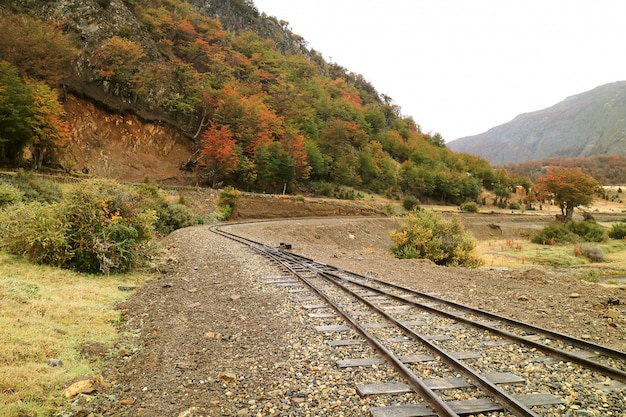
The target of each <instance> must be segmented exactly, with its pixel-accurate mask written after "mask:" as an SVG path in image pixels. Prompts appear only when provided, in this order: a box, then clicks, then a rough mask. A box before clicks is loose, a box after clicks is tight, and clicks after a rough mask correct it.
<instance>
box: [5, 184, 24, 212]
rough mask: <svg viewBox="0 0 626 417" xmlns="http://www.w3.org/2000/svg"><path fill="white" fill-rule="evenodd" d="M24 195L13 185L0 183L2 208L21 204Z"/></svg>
mask: <svg viewBox="0 0 626 417" xmlns="http://www.w3.org/2000/svg"><path fill="white" fill-rule="evenodd" d="M23 198H24V193H23V192H21V191H20V190H19V189H18V188H16V187H14V186H13V185H11V184H5V183H0V208H2V207H4V206H9V205H11V204H15V203H19V202H20V201H22V199H23Z"/></svg>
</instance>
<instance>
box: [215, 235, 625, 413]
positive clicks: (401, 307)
mask: <svg viewBox="0 0 626 417" xmlns="http://www.w3.org/2000/svg"><path fill="white" fill-rule="evenodd" d="M212 230H213V231H214V232H215V233H217V234H220V235H222V236H225V237H227V238H229V239H232V240H235V241H237V242H239V243H242V244H245V245H248V246H249V247H251V248H252V249H254V250H255V251H257V252H259V253H261V254H263V255H264V256H266V257H268V258H270V259H271V260H272V261H274V262H275V263H276V264H277V266H278V267H279V268H280V269H281V270H282V273H281V275H280V276H278V277H273V278H269V279H268V282H269V283H272V284H273V285H279V286H284V287H286V288H290V292H292V293H302V294H304V296H303V297H301V300H302V302H303V308H304V309H305V310H307V311H308V314H309V317H311V318H314V319H316V320H319V325H317V326H316V330H317V331H319V332H322V333H324V335H325V336H326V341H327V343H328V344H329V345H330V346H333V347H335V348H336V349H340V350H341V351H342V357H343V358H344V359H341V360H338V361H337V364H336V365H337V366H338V367H341V368H346V369H360V368H366V367H377V366H393V367H394V368H395V370H396V377H395V378H393V380H385V381H372V382H371V383H367V384H361V385H359V386H357V387H356V390H357V391H358V393H359V394H360V395H361V396H385V397H386V398H389V401H388V405H386V406H379V407H372V408H370V410H369V412H370V414H371V415H372V416H374V417H409V416H459V415H482V416H544V415H550V416H553V415H564V414H563V412H564V407H563V405H562V404H563V398H562V394H563V392H564V391H567V386H565V387H564V386H558V387H557V386H554V378H553V376H554V375H559V380H560V381H564V382H563V383H562V384H564V385H567V381H568V380H569V376H568V375H570V374H573V375H581V374H582V375H584V377H585V379H586V381H587V382H588V384H587V388H586V389H589V390H603V389H605V390H621V392H623V391H624V389H625V388H626V353H624V352H620V351H617V350H613V349H610V348H607V347H604V346H601V345H597V344H593V343H590V342H588V341H585V340H581V339H576V338H572V337H570V336H568V335H565V334H562V333H557V332H553V331H550V330H548V329H543V328H539V327H536V326H533V325H529V324H526V323H523V322H520V321H517V320H512V319H509V318H506V317H501V316H498V315H495V314H492V313H489V312H487V311H483V310H478V309H474V308H471V307H468V306H466V305H462V304H458V303H454V302H450V301H447V300H444V299H440V298H437V297H434V296H432V295H428V294H424V293H420V292H417V291H415V290H412V289H410V288H405V287H401V286H398V285H394V284H390V283H388V282H385V281H383V280H379V279H375V278H373V277H368V276H364V275H360V274H356V273H353V272H350V271H345V270H342V269H340V268H336V267H333V266H331V265H328V264H324V263H320V262H317V261H315V260H312V259H309V258H306V257H303V256H300V255H297V254H294V253H292V252H290V251H289V250H286V249H285V246H284V245H281V246H283V247H279V248H276V247H271V246H267V245H263V244H261V243H258V242H254V241H251V240H249V239H246V238H244V237H241V236H237V235H234V234H231V233H229V232H227V231H225V230H224V228H223V227H219V226H216V227H213V228H212ZM363 345H367V346H370V347H371V348H372V349H370V351H371V352H373V353H374V354H372V355H371V356H365V355H364V354H363V352H365V350H363V348H362V346H363ZM529 376H530V378H529ZM569 395H579V394H578V393H576V392H574V388H573V387H572V388H571V390H570V392H569ZM580 397H581V398H584V393H580ZM622 411H624V414H621V415H626V410H622ZM580 415H590V414H580ZM606 415H620V414H614V413H613V412H612V411H611V412H610V414H606Z"/></svg>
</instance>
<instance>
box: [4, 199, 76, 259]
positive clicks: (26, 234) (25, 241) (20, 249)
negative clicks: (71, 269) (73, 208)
mask: <svg viewBox="0 0 626 417" xmlns="http://www.w3.org/2000/svg"><path fill="white" fill-rule="evenodd" d="M0 225H1V226H0V245H1V246H2V248H3V249H4V250H6V251H7V252H9V253H12V254H16V255H23V256H26V257H27V258H28V259H30V260H31V261H33V262H35V263H39V264H49V265H55V266H64V265H67V263H68V262H69V260H70V259H72V257H73V251H72V247H71V246H70V243H69V241H68V233H67V232H68V229H69V224H68V223H67V219H66V217H65V208H64V207H63V206H62V205H61V204H59V203H52V204H50V203H40V202H31V203H28V204H21V205H16V206H12V207H11V208H10V209H7V210H5V211H4V212H2V213H0Z"/></svg>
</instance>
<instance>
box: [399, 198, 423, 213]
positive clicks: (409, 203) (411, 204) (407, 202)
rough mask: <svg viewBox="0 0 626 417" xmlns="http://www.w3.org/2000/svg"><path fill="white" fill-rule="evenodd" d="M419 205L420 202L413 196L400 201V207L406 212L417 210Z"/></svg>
mask: <svg viewBox="0 0 626 417" xmlns="http://www.w3.org/2000/svg"><path fill="white" fill-rule="evenodd" d="M419 205H420V201H419V200H418V198H417V197H415V196H414V195H407V196H406V197H404V199H403V200H402V207H404V209H405V210H408V211H411V210H415V209H416V208H419Z"/></svg>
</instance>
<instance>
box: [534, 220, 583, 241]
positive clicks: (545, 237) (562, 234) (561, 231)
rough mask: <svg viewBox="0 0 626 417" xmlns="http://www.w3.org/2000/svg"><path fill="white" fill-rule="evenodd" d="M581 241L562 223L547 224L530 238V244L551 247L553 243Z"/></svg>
mask: <svg viewBox="0 0 626 417" xmlns="http://www.w3.org/2000/svg"><path fill="white" fill-rule="evenodd" d="M581 241H582V239H581V238H580V236H578V235H577V234H575V233H572V232H571V231H570V230H568V229H567V227H565V225H564V224H562V223H553V224H549V225H547V226H546V227H544V228H543V229H541V230H540V231H539V232H537V233H536V234H535V235H533V237H532V238H531V242H533V243H538V244H540V245H551V244H554V243H579V242H581Z"/></svg>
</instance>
